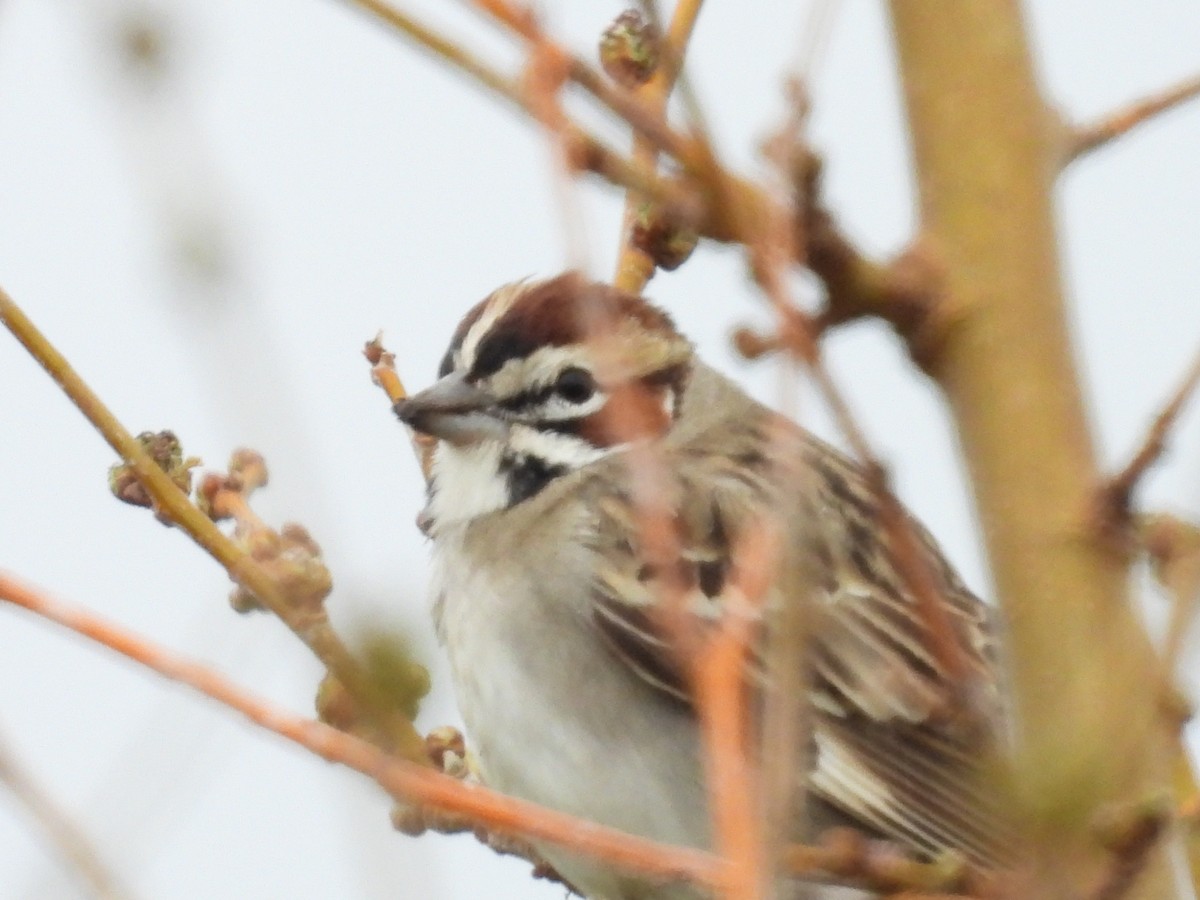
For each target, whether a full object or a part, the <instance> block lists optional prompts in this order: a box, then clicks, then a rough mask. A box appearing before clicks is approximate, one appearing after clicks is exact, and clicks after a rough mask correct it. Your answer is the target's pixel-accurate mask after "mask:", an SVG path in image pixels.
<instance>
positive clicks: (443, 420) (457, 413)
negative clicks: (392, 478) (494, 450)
mask: <svg viewBox="0 0 1200 900" xmlns="http://www.w3.org/2000/svg"><path fill="white" fill-rule="evenodd" d="M394 409H395V410H396V415H398V416H399V417H400V420H401V421H402V422H404V423H405V424H406V425H408V426H410V427H411V428H414V429H416V430H417V431H420V432H422V433H424V434H428V435H432V436H433V437H435V438H439V439H441V440H443V441H448V442H450V443H451V444H454V445H455V446H458V447H464V446H467V445H470V444H478V443H482V442H483V441H501V440H504V439H505V438H506V437H507V436H508V423H507V422H506V421H505V420H503V419H501V418H499V417H498V416H496V415H495V412H496V398H495V397H493V396H492V395H491V394H489V393H488V392H487V391H485V390H481V389H480V388H477V387H475V386H474V385H473V384H468V383H467V380H466V379H465V378H464V377H463V376H462V373H460V372H455V373H453V374H451V375H447V376H446V377H445V378H443V379H442V380H441V381H439V382H437V384H435V385H433V387H429V388H426V389H425V390H423V391H421V392H420V393H419V394H414V395H413V396H411V397H408V398H407V399H405V400H401V401H399V402H398V403H397V404H396V405H395V407H394Z"/></svg>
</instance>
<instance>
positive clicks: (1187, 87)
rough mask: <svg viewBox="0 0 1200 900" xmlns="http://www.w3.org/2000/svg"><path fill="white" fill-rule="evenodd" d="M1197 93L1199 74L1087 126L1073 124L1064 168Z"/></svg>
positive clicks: (1199, 93) (1198, 93)
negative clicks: (1074, 125)
mask: <svg viewBox="0 0 1200 900" xmlns="http://www.w3.org/2000/svg"><path fill="white" fill-rule="evenodd" d="M1197 96H1200V75H1196V76H1194V77H1192V78H1188V79H1186V80H1185V81H1181V82H1180V83H1179V84H1177V85H1175V86H1174V87H1172V88H1170V89H1168V90H1165V91H1163V92H1162V93H1159V94H1154V95H1153V96H1150V97H1146V98H1144V99H1142V100H1139V101H1137V102H1136V103H1131V104H1130V105H1129V106H1127V107H1125V108H1124V109H1119V110H1117V111H1116V112H1114V113H1111V114H1110V115H1107V116H1105V117H1104V118H1102V119H1100V120H1098V121H1096V122H1092V123H1091V124H1089V125H1079V126H1076V127H1075V128H1073V129H1071V130H1070V132H1069V137H1068V140H1067V147H1066V153H1065V157H1064V160H1063V167H1064V168H1065V167H1066V166H1068V165H1070V164H1071V163H1073V162H1074V161H1075V160H1077V159H1079V158H1080V157H1083V156H1086V155H1087V154H1089V153H1091V152H1092V151H1093V150H1098V149H1100V148H1101V147H1104V146H1106V145H1107V144H1110V143H1112V142H1113V141H1115V140H1116V139H1117V138H1119V137H1121V136H1122V135H1125V134H1128V133H1129V132H1130V131H1132V130H1133V129H1135V128H1137V127H1138V126H1139V125H1142V124H1144V123H1146V122H1149V121H1150V120H1151V119H1153V118H1154V117H1155V116H1158V115H1161V114H1162V113H1164V112H1167V111H1168V110H1171V109H1174V108H1175V107H1176V106H1179V105H1180V104H1182V103H1185V102H1187V101H1188V100H1191V99H1192V98H1194V97H1197Z"/></svg>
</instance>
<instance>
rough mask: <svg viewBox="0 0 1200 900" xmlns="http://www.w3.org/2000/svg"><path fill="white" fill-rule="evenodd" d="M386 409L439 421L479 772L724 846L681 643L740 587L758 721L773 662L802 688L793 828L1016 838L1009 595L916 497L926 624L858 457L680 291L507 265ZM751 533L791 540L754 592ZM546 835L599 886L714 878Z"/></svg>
mask: <svg viewBox="0 0 1200 900" xmlns="http://www.w3.org/2000/svg"><path fill="white" fill-rule="evenodd" d="M395 412H396V413H397V415H398V416H399V418H400V419H401V420H402V421H403V422H404V423H406V424H407V425H408V426H409V427H410V428H412V429H413V430H414V431H415V432H417V433H418V434H421V435H424V436H427V438H428V439H429V440H431V441H432V442H433V450H432V456H431V460H430V465H429V471H428V482H427V484H428V501H427V506H426V508H425V510H424V511H423V513H422V516H421V519H422V521H423V530H425V531H426V533H427V535H428V537H429V538H430V540H431V542H432V554H433V576H432V580H431V598H432V610H433V618H434V624H435V628H436V632H437V635H438V638H439V640H440V642H441V643H442V645H444V647H445V650H446V653H447V656H448V658H449V663H450V669H451V674H452V680H453V683H454V689H455V694H456V697H457V702H458V706H459V709H460V712H461V715H462V719H463V723H464V725H465V728H466V734H467V736H468V739H469V741H470V744H471V746H472V748H473V752H474V754H475V756H476V758H477V762H478V766H479V770H480V773H481V777H482V780H483V781H484V783H486V784H487V785H489V786H491V787H493V788H496V789H498V790H500V791H503V792H505V793H508V794H511V795H514V796H517V797H521V798H524V799H526V800H530V801H533V802H536V803H539V804H542V805H544V806H547V807H551V808H553V809H556V810H560V811H563V812H566V813H570V814H573V815H576V816H579V817H582V818H584V819H588V820H591V821H594V822H599V823H602V824H604V825H608V826H611V827H614V828H618V829H621V830H624V831H627V832H630V833H633V834H637V835H641V836H644V837H647V838H652V839H655V840H658V841H663V842H666V843H671V844H678V845H683V846H690V847H699V848H706V849H711V848H712V846H713V833H712V825H711V817H710V810H709V808H708V793H707V789H706V784H705V774H704V772H705V770H704V758H703V752H704V751H703V750H702V742H701V736H700V731H699V726H698V712H697V697H696V694H695V683H694V678H693V677H692V675H693V674H694V672H695V671H696V670H695V668H694V667H695V666H697V665H703V662H704V661H703V659H701V658H696V655H697V653H699V652H701V651H698V650H697V647H701V648H702V647H703V644H702V643H697V642H696V641H694V640H693V641H689V640H687V639H686V637H687V635H688V634H704V633H706V632H705V631H704V629H705V628H708V629H710V630H711V629H712V628H713V627H716V624H717V623H719V622H720V621H721V617H722V616H723V615H726V614H730V612H731V611H732V610H734V609H736V610H740V614H742V615H745V616H749V617H750V618H751V619H752V620H753V621H754V622H755V623H756V625H755V627H754V628H753V629H752V634H751V637H750V639H749V640H750V643H751V646H750V647H749V648H748V649H747V653H746V661H745V670H746V671H745V677H744V682H745V685H746V692H747V695H748V696H749V697H750V700H749V701H748V704H747V705H748V707H749V708H750V710H751V712H750V713H749V715H750V716H751V718H752V719H753V721H755V722H756V723H761V720H763V719H764V718H765V717H766V712H765V710H767V709H768V708H769V703H768V702H767V701H765V700H764V699H762V698H764V697H765V696H766V695H767V694H768V693H769V691H770V685H771V684H773V683H775V682H780V683H786V684H788V685H789V688H788V690H787V691H782V692H781V694H783V695H786V696H787V697H792V698H794V699H793V700H788V701H786V702H784V704H783V705H782V706H781V707H779V708H786V709H789V710H792V712H790V713H785V715H792V716H793V717H794V720H795V722H797V723H799V724H798V726H797V727H798V728H799V729H800V730H799V732H798V733H799V734H800V735H801V739H799V740H797V741H795V743H796V744H797V745H798V746H796V747H794V748H793V749H794V758H792V759H788V760H785V761H784V762H783V763H782V764H777V765H776V768H777V769H778V768H780V767H782V769H783V770H784V771H785V772H788V774H787V775H786V776H785V779H784V780H785V781H786V782H787V784H788V787H787V788H786V790H788V791H794V792H795V796H796V797H798V798H799V799H798V800H797V801H796V806H797V809H798V811H796V810H790V808H789V811H786V812H785V813H783V815H785V816H786V817H787V821H788V825H787V826H786V827H787V828H788V829H791V828H792V821H793V819H794V820H795V822H796V825H795V830H794V833H789V839H790V838H795V839H812V838H813V837H814V836H817V835H818V834H819V832H820V831H821V829H823V828H826V827H829V826H831V825H841V826H848V827H853V828H855V829H856V830H858V831H860V832H862V833H863V834H864V835H866V836H868V837H871V838H876V839H880V840H886V841H888V842H890V843H892V844H895V845H897V846H899V847H900V848H903V849H904V850H906V851H908V852H911V853H913V854H915V855H917V856H919V857H925V858H933V857H937V856H938V855H939V854H942V853H944V852H946V851H953V852H955V853H959V854H962V855H963V856H965V857H966V858H967V859H969V860H971V861H974V862H976V863H979V864H980V865H984V866H992V865H995V864H997V860H999V859H1001V858H1002V857H1003V855H1004V852H1005V846H1006V842H1007V841H1008V839H1009V838H1008V836H1007V835H1005V833H1004V828H1003V825H1002V823H1000V821H999V820H1000V818H1001V817H1000V815H999V813H998V812H997V811H996V809H995V808H994V807H995V804H994V803H993V802H992V800H991V797H990V796H989V790H988V788H987V786H986V784H984V778H983V775H982V773H983V772H984V770H985V767H986V766H987V765H988V764H989V761H990V760H993V759H994V758H995V757H996V755H997V754H999V753H1002V751H1003V746H1004V743H1005V734H1006V730H1007V729H1008V714H1007V704H1006V699H1005V691H1004V689H1003V678H1002V669H1001V665H1000V655H999V645H998V628H997V626H996V622H995V614H994V610H993V609H992V607H990V606H989V605H988V604H986V603H984V602H983V601H982V600H980V599H979V598H978V597H977V596H976V595H975V594H973V593H972V592H971V591H970V590H969V589H968V588H967V587H966V586H965V585H964V584H963V582H962V580H961V579H960V577H959V576H958V575H957V574H956V572H955V570H954V569H953V567H952V566H951V565H950V564H949V562H947V560H946V559H945V557H944V556H943V555H942V553H941V552H940V550H939V549H938V547H937V545H936V543H935V541H934V539H933V538H932V536H931V535H930V534H929V532H928V531H927V530H926V529H924V528H923V527H922V526H921V525H920V524H919V523H917V522H916V520H915V519H914V518H913V517H912V516H911V515H910V514H908V513H907V512H904V513H903V514H902V515H903V518H904V520H905V523H906V527H908V528H909V529H910V533H911V534H912V535H913V538H914V546H915V548H916V555H917V556H918V557H919V559H918V560H917V562H918V564H919V565H920V566H921V567H922V570H923V571H924V572H925V573H926V574H927V576H928V579H929V582H930V584H931V585H932V586H933V588H934V590H935V593H936V597H937V603H938V609H937V610H936V612H937V613H938V615H937V617H936V618H937V621H936V622H933V621H931V619H930V616H929V615H927V614H926V613H924V612H923V611H922V608H921V606H920V604H919V602H918V599H917V596H916V594H915V591H914V589H913V587H912V586H911V585H910V584H908V583H907V581H906V578H905V577H904V575H903V572H902V567H901V566H900V565H899V564H898V560H897V551H896V549H895V548H894V546H893V544H892V542H890V541H889V539H888V534H887V531H886V528H885V527H884V524H883V519H882V512H881V510H882V506H881V502H882V501H881V498H880V496H879V493H878V491H877V490H876V488H875V487H874V486H873V482H872V481H871V479H870V478H869V477H868V474H867V472H866V470H865V469H864V467H863V466H862V465H861V464H859V463H856V462H854V461H852V460H851V459H849V458H848V457H847V456H845V455H843V454H842V453H841V452H840V451H838V450H837V449H835V448H834V447H832V446H831V445H829V444H827V443H825V442H823V441H822V440H820V439H818V438H817V437H815V436H814V435H812V434H810V433H809V432H808V431H806V430H805V429H803V428H802V427H801V426H800V425H798V424H796V423H794V422H792V421H791V420H788V419H785V418H784V417H782V416H781V415H779V414H777V413H775V412H773V411H771V410H769V409H768V408H767V407H765V406H763V405H760V404H759V403H758V402H756V401H755V400H753V399H752V398H750V397H749V396H748V395H747V394H746V393H745V392H744V391H743V390H742V389H741V388H740V387H738V386H737V385H736V384H735V383H734V382H733V381H732V380H730V379H728V378H726V377H725V376H723V375H721V374H719V373H718V372H717V371H716V370H714V369H713V368H711V367H709V366H708V365H706V364H705V363H704V362H702V361H701V360H700V359H699V357H698V356H697V354H696V352H695V349H694V347H693V345H692V344H691V342H690V341H689V340H688V339H687V338H686V337H684V336H683V335H682V334H681V333H680V332H679V331H678V329H677V328H676V326H675V324H674V322H673V320H672V319H671V317H670V316H669V315H668V314H667V313H666V312H665V311H664V310H662V309H660V308H659V307H658V306H656V305H654V304H653V303H651V302H650V301H649V300H647V299H645V298H644V297H642V296H640V295H637V294H633V293H629V292H625V291H622V290H620V289H618V288H616V287H614V286H612V285H609V284H606V283H603V282H596V281H591V280H589V279H588V278H586V277H585V276H584V275H582V274H581V273H579V272H575V271H568V272H566V273H564V274H561V275H558V276H556V277H553V278H549V279H544V280H525V281H519V282H515V283H512V284H508V285H505V286H503V287H501V288H499V289H498V290H495V291H493V292H492V293H491V294H489V295H488V296H487V297H486V298H485V299H484V300H483V301H481V302H480V303H478V304H477V305H475V306H474V307H473V308H472V309H471V310H470V311H469V312H467V314H466V315H465V317H464V318H463V319H462V320H461V322H460V324H459V325H458V327H457V329H456V331H455V332H454V335H453V337H452V340H451V343H450V346H449V349H448V350H447V351H446V354H445V356H444V357H443V359H442V361H441V365H440V367H439V370H438V380H437V381H436V382H435V383H434V384H433V385H432V386H431V387H429V388H427V389H425V390H423V391H420V392H418V393H416V394H414V395H412V396H410V397H408V398H406V399H403V400H400V401H399V402H397V403H396V405H395ZM655 526H657V527H655ZM764 535H773V538H771V539H770V540H768V539H766V538H764V537H763V536H764ZM755 540H758V543H759V545H761V546H768V547H774V548H775V549H774V551H773V552H770V553H767V554H766V556H765V557H764V558H766V559H768V564H767V565H766V569H767V570H768V576H767V579H766V588H765V597H763V598H761V599H760V600H759V601H758V602H757V604H756V603H754V602H751V601H750V600H749V599H748V597H747V595H746V593H745V591H744V590H742V587H741V586H742V584H743V583H744V582H745V577H744V576H745V575H746V574H747V571H746V570H747V568H753V565H752V564H751V563H747V562H746V561H745V559H741V558H739V553H742V552H743V551H744V550H745V548H746V547H752V546H754V541H755ZM761 555H762V554H760V556H761ZM758 565H759V567H760V568H762V567H763V564H762V562H761V559H760V561H759V564H758ZM672 604H673V605H672ZM668 607H669V609H667V608H668ZM789 611H791V612H789ZM667 612H670V613H671V615H668V614H667ZM680 622H684V623H691V624H693V625H695V626H696V627H695V629H688V628H681V627H680ZM789 622H790V623H792V624H793V626H795V627H794V628H793V630H792V631H791V632H786V628H787V623H789ZM796 623H799V624H796ZM934 631H939V632H940V634H939V635H935V634H933V632H934ZM784 633H789V634H791V635H792V638H794V640H790V643H789V641H785V640H783V639H782V638H781V637H779V635H782V634H784ZM939 642H940V643H939ZM947 645H948V646H949V657H951V658H950V659H948V658H947V656H948V652H947ZM780 647H782V648H783V649H782V650H779V649H774V650H773V649H772V648H780ZM689 648H690V649H689ZM689 653H690V654H692V655H691V656H690V657H689ZM780 660H783V664H782V665H783V667H782V668H781V665H780V662H779V661H780ZM951 663H953V665H951ZM781 673H782V674H781ZM790 676H794V677H790ZM763 727H764V728H765V727H766V726H765V724H764V725H763ZM763 766H764V767H765V766H766V761H765V760H763ZM792 769H794V771H792ZM793 782H794V783H793ZM538 850H539V852H540V853H541V854H542V855H543V856H544V857H545V858H546V859H547V860H548V861H549V862H550V863H551V864H552V865H553V866H554V867H555V869H556V870H557V871H558V872H559V873H561V874H562V876H563V877H564V879H565V880H566V881H567V882H568V883H569V884H570V885H571V886H572V887H573V888H574V889H575V890H576V891H577V892H579V893H581V894H583V895H585V896H587V897H593V898H603V900H695V898H703V897H706V896H709V895H708V894H706V893H705V892H704V890H703V889H701V888H697V887H695V886H693V885H688V884H682V883H673V884H662V883H655V882H653V881H652V880H651V879H649V878H648V877H647V876H639V875H636V874H631V873H624V872H620V871H617V870H615V869H613V868H612V867H611V866H606V865H604V864H603V863H602V862H598V861H595V860H589V859H586V858H584V857H583V856H582V855H580V854H577V853H575V854H573V853H569V852H566V851H563V850H561V849H559V848H557V847H555V846H553V845H550V844H544V845H539V846H538ZM795 896H800V894H796V895H795ZM804 896H807V895H804Z"/></svg>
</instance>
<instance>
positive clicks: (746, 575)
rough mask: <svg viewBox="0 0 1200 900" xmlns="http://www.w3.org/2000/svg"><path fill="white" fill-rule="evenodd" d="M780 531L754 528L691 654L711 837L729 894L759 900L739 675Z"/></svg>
mask: <svg viewBox="0 0 1200 900" xmlns="http://www.w3.org/2000/svg"><path fill="white" fill-rule="evenodd" d="M779 537H780V536H779V534H778V533H777V532H776V530H775V529H772V528H770V527H769V526H767V525H765V524H764V525H762V526H760V527H758V528H754V529H751V530H750V531H749V532H748V533H747V534H746V535H745V536H744V537H743V538H742V539H740V540H739V541H738V544H737V546H736V547H735V548H734V551H733V553H732V554H731V559H732V562H733V567H734V574H733V577H732V578H731V580H730V585H729V599H728V602H727V603H726V604H725V606H724V608H723V609H722V616H721V620H720V622H719V623H718V624H717V626H716V629H715V630H714V631H713V633H711V634H709V635H707V636H706V637H705V639H704V647H703V652H702V653H701V654H700V655H699V656H698V657H696V658H694V659H693V660H692V663H693V665H692V682H693V685H694V690H695V694H696V712H697V717H698V719H699V722H700V733H701V739H702V742H703V746H704V750H705V763H706V766H707V770H708V772H707V778H706V782H707V784H708V791H709V809H710V810H711V815H712V818H713V826H714V827H713V832H714V836H715V842H716V846H717V849H718V851H719V852H720V854H721V857H722V858H723V859H725V860H726V862H727V863H728V867H727V869H728V881H727V882H726V884H725V892H724V896H725V897H726V898H727V900H758V898H760V897H762V896H763V895H764V891H765V890H766V888H767V877H768V873H767V868H768V867H767V855H766V849H767V842H766V835H765V834H764V833H763V825H764V822H763V820H762V816H761V815H760V814H759V812H760V807H759V803H758V801H759V798H760V796H761V792H760V789H759V784H758V782H759V778H758V775H759V773H758V772H757V771H756V768H755V766H754V764H753V762H752V760H754V759H755V758H757V754H756V753H754V752H752V748H753V745H754V742H753V741H752V740H751V738H750V729H749V721H748V715H747V704H746V696H745V693H746V681H745V677H744V672H745V663H746V655H747V653H748V651H749V648H750V643H751V639H752V637H753V632H754V627H755V623H757V622H759V621H761V618H762V609H763V606H764V605H765V603H766V595H767V592H768V590H769V589H770V587H771V580H772V576H773V574H774V573H775V571H776V570H777V568H778V557H779V550H780V540H779Z"/></svg>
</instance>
